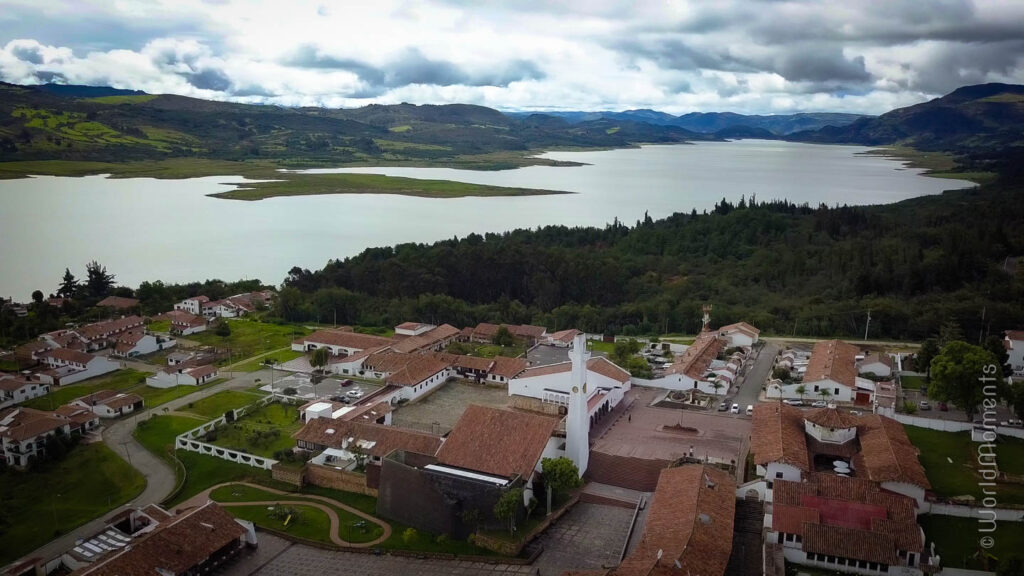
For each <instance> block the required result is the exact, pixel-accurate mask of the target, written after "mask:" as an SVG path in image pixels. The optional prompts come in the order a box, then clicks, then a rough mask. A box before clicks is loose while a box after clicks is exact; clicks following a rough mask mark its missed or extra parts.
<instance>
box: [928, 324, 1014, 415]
mask: <svg viewBox="0 0 1024 576" xmlns="http://www.w3.org/2000/svg"><path fill="white" fill-rule="evenodd" d="M931 367H932V378H931V386H930V387H929V388H928V393H929V394H928V395H929V396H931V397H932V398H935V399H936V400H940V401H943V402H952V403H953V404H956V405H957V406H958V407H959V408H960V409H961V410H963V411H964V412H966V413H967V419H968V420H973V419H974V415H975V414H976V413H977V411H978V406H979V405H980V404H981V402H982V400H984V395H985V391H984V386H985V385H989V384H990V385H993V386H998V381H999V380H1000V379H1001V377H1000V374H1001V371H1000V370H999V365H998V363H997V360H996V358H995V356H993V355H992V353H991V352H989V351H988V350H985V349H984V348H981V347H979V346H974V345H971V344H968V343H966V342H950V343H949V344H947V345H946V346H945V347H944V348H943V349H942V353H941V354H939V355H938V356H936V357H935V359H934V360H932V364H931Z"/></svg>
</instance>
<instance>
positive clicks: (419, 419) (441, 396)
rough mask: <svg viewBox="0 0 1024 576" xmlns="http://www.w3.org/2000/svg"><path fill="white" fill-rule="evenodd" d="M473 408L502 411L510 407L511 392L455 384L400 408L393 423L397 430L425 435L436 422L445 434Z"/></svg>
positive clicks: (503, 389) (498, 387)
mask: <svg viewBox="0 0 1024 576" xmlns="http://www.w3.org/2000/svg"><path fill="white" fill-rule="evenodd" d="M470 404H483V405H484V406H496V407H499V408H503V407H505V406H507V405H508V390H507V389H506V387H505V386H504V385H497V386H496V385H487V384H476V383H471V382H468V381H466V380H452V381H450V382H448V383H447V384H445V385H444V386H442V387H440V388H438V389H437V391H435V392H433V393H431V394H430V395H428V396H426V397H424V398H422V399H420V400H417V401H416V402H410V403H409V404H406V405H405V406H401V407H400V408H398V409H397V410H395V413H394V415H393V416H392V419H393V422H394V424H395V425H396V426H406V427H409V428H415V429H418V430H426V431H432V428H433V424H434V423H435V422H437V424H438V426H437V427H438V428H440V432H441V433H444V432H447V431H448V430H450V429H451V428H452V427H453V426H455V423H456V422H458V420H459V417H460V416H462V413H463V412H464V411H465V410H466V406H469V405H470Z"/></svg>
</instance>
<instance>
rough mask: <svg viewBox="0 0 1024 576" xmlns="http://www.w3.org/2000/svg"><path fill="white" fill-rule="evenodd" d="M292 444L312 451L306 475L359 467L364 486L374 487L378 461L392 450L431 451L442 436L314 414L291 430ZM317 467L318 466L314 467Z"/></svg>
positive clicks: (377, 480) (377, 481) (322, 475)
mask: <svg viewBox="0 0 1024 576" xmlns="http://www.w3.org/2000/svg"><path fill="white" fill-rule="evenodd" d="M292 437H293V438H295V440H296V445H297V447H298V448H300V449H302V450H308V451H310V452H314V453H316V456H314V457H313V458H312V459H310V461H309V464H308V465H307V467H308V468H307V471H308V473H307V476H308V477H309V478H310V480H312V481H313V483H316V479H317V478H323V479H325V480H326V479H328V478H330V477H331V476H332V475H331V471H332V470H349V471H352V470H356V469H357V468H362V470H363V473H364V474H365V476H366V478H365V482H366V487H367V488H370V489H372V490H378V489H379V487H380V480H381V462H382V460H383V459H384V457H385V456H387V455H388V454H390V453H391V452H393V451H395V450H402V451H409V452H415V453H418V454H426V455H431V456H432V455H434V454H435V453H436V452H437V450H438V448H440V447H441V444H442V443H443V442H444V439H443V438H442V437H441V436H440V435H437V434H430V433H427V432H420V431H418V430H409V429H407V428H400V427H397V426H387V425H384V424H377V423H374V422H363V421H359V420H340V419H330V418H314V419H312V420H309V421H307V422H306V424H305V425H303V427H302V428H300V429H299V430H298V431H297V432H296V433H295V434H293V435H292ZM317 467H322V468H321V469H318V468H317Z"/></svg>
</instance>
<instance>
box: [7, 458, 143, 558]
mask: <svg viewBox="0 0 1024 576" xmlns="http://www.w3.org/2000/svg"><path fill="white" fill-rule="evenodd" d="M83 471H88V473H83ZM0 485H2V486H3V490H2V491H0V537H2V538H3V542H4V545H3V546H0V565H3V564H6V563H7V562H9V561H11V560H14V559H16V558H18V557H19V556H21V555H23V554H26V553H28V552H30V551H32V550H34V549H35V548H37V547H39V546H41V545H43V544H45V543H46V542H48V541H49V540H51V539H53V537H54V536H56V535H57V534H64V533H66V532H69V531H70V530H72V529H74V528H75V527H77V526H79V525H81V524H84V523H85V522H88V521H89V520H92V519H94V518H97V517H99V516H101V515H103V514H104V513H106V512H107V511H108V510H111V509H113V508H115V507H117V506H120V505H121V504H124V503H125V502H127V501H129V500H131V499H132V498H134V497H135V496H136V495H138V494H139V493H140V492H142V489H143V488H144V487H145V485H146V481H145V479H144V478H143V477H142V475H141V474H139V473H138V472H136V471H135V469H134V468H132V467H131V466H129V465H128V463H127V462H125V461H124V460H122V459H121V458H119V457H118V456H117V455H116V454H114V453H113V452H112V451H111V450H110V449H109V448H107V446H106V445H104V444H102V443H98V444H90V445H88V446H85V445H79V446H77V447H76V448H75V449H74V450H72V451H71V452H70V453H69V454H68V456H67V458H66V459H65V460H64V461H63V462H59V463H56V464H53V465H52V466H51V467H50V468H48V469H46V470H45V471H41V472H17V471H13V470H12V471H8V472H5V473H3V474H0Z"/></svg>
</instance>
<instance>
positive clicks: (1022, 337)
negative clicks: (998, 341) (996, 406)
mask: <svg viewBox="0 0 1024 576" xmlns="http://www.w3.org/2000/svg"><path fill="white" fill-rule="evenodd" d="M1003 347H1004V348H1006V353H1007V354H1008V355H1009V359H1008V360H1007V363H1009V364H1010V368H1011V369H1012V370H1013V377H1014V378H1024V330H1007V331H1006V332H1004V333H1003ZM919 370H920V369H919Z"/></svg>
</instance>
